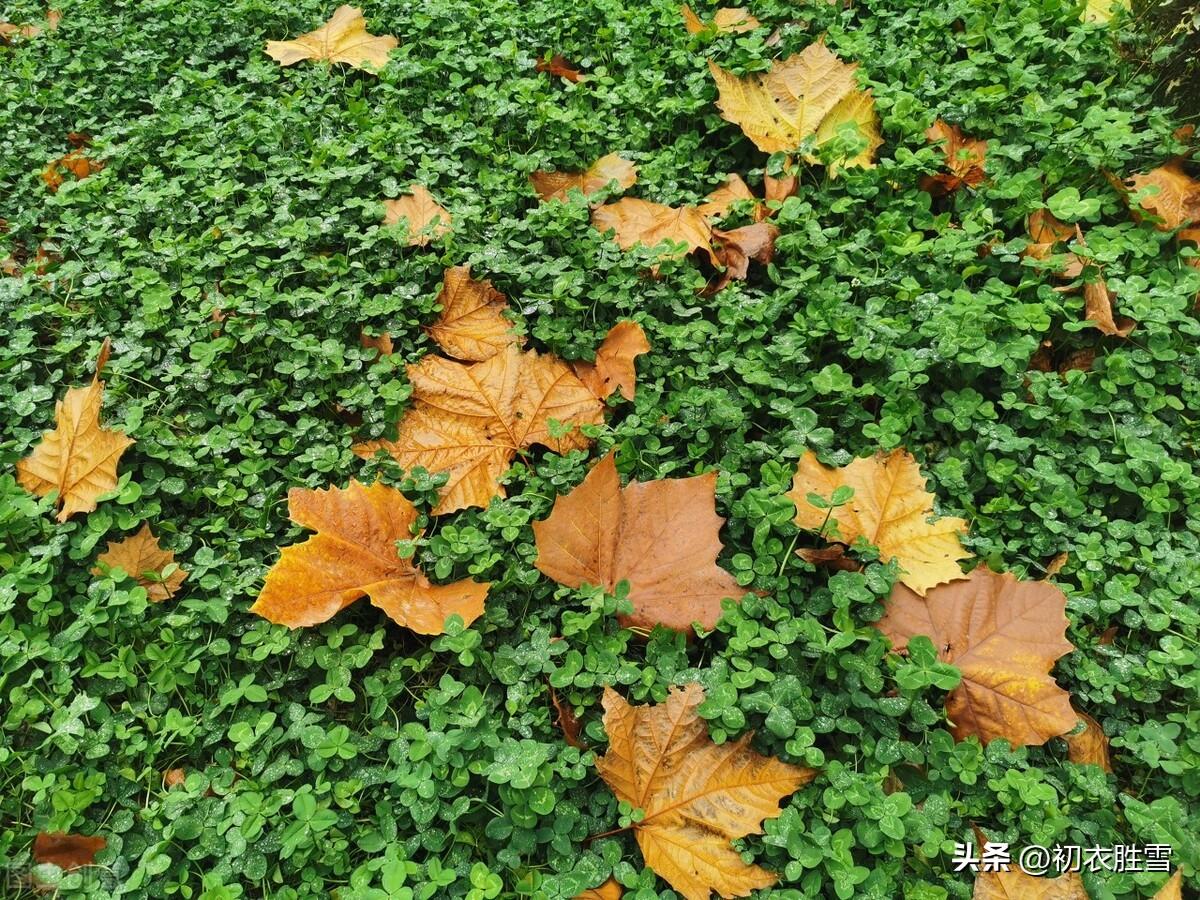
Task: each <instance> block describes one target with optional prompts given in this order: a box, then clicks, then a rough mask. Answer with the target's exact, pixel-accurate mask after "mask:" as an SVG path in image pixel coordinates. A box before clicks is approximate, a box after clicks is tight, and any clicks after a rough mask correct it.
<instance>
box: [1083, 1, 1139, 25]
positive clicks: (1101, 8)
mask: <svg viewBox="0 0 1200 900" xmlns="http://www.w3.org/2000/svg"><path fill="white" fill-rule="evenodd" d="M1131 8H1132V5H1131V3H1130V0H1087V2H1086V3H1085V4H1084V6H1083V12H1082V13H1081V14H1080V18H1081V19H1082V20H1083V21H1084V22H1098V23H1100V24H1102V25H1104V24H1107V23H1109V22H1111V21H1112V20H1113V15H1114V14H1115V13H1116V12H1117V10H1123V11H1125V12H1129V10H1130V9H1131Z"/></svg>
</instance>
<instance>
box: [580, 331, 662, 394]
mask: <svg viewBox="0 0 1200 900" xmlns="http://www.w3.org/2000/svg"><path fill="white" fill-rule="evenodd" d="M649 352H650V342H649V341H647V340H646V332H644V331H642V326H641V325H639V324H638V323H637V322H618V323H617V324H616V325H614V326H613V327H612V328H611V329H610V330H609V332H608V335H607V336H606V337H605V338H604V343H602V344H601V345H600V349H599V350H597V351H596V361H595V362H594V363H585V362H573V363H571V368H572V369H573V370H574V372H575V374H576V375H577V376H578V378H579V380H580V381H582V382H583V383H584V384H585V385H587V389H588V390H589V391H591V392H592V393H593V394H594V395H595V396H596V397H598V398H599V399H601V400H607V399H608V398H609V397H611V396H612V395H613V393H614V392H615V391H618V390H619V391H620V392H621V393H622V394H623V395H624V397H625V399H626V400H632V399H633V398H634V394H635V392H636V390H637V367H636V366H635V365H634V360H635V359H637V357H639V356H641V355H642V354H643V353H649Z"/></svg>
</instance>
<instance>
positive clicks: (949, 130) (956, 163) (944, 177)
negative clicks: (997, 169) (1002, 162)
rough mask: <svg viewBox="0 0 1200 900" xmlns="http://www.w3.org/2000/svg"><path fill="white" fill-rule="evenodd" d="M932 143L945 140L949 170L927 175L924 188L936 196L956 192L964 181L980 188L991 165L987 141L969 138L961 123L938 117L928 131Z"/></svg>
mask: <svg viewBox="0 0 1200 900" xmlns="http://www.w3.org/2000/svg"><path fill="white" fill-rule="evenodd" d="M925 137H926V138H927V139H928V140H929V141H930V142H931V143H938V142H942V152H943V153H945V154H946V168H948V169H949V170H950V171H949V173H945V172H942V173H939V174H937V175H926V176H925V177H923V178H922V179H921V190H923V191H928V192H929V193H930V194H933V195H934V196H935V197H943V196H945V195H946V194H950V193H953V192H954V191H956V190H958V189H959V188H960V187H962V186H963V185H964V184H965V185H967V186H968V187H976V186H977V185H979V184H980V183H982V182H983V179H984V177H985V176H986V172H985V171H984V170H985V168H986V166H987V141H980V140H976V139H975V138H969V137H967V136H966V135H964V134H963V133H962V129H960V128H959V127H958V126H957V125H951V124H950V123H949V122H944V121H943V120H941V119H938V120H937V121H936V122H934V123H933V124H932V125H931V126H930V127H929V128H928V130H926V132H925Z"/></svg>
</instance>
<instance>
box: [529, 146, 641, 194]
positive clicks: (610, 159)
mask: <svg viewBox="0 0 1200 900" xmlns="http://www.w3.org/2000/svg"><path fill="white" fill-rule="evenodd" d="M529 182H530V184H532V185H533V190H534V192H535V193H536V194H537V195H538V196H539V197H541V198H542V201H543V202H547V201H550V200H566V199H567V197H568V195H569V194H570V192H571V190H572V189H578V190H579V192H580V193H581V194H583V195H584V196H585V197H587V196H590V195H592V194H595V193H596V192H598V191H602V190H604V189H605V188H607V187H608V186H609V185H610V184H614V183H615V184H616V186H617V190H618V191H623V190H625V189H626V188H629V187H632V186H633V185H634V184H636V183H637V166H635V165H634V164H633V163H631V162H629V161H628V160H627V159H624V158H622V157H621V156H620V154H617V153H609V154H608V155H607V156H602V157H600V158H599V159H598V160H596V161H595V162H594V163H592V164H591V165H590V166H588V167H587V168H586V169H585V170H584V171H582V172H541V171H538V172H534V173H533V174H532V175H530V176H529Z"/></svg>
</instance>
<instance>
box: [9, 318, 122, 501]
mask: <svg viewBox="0 0 1200 900" xmlns="http://www.w3.org/2000/svg"><path fill="white" fill-rule="evenodd" d="M109 346H110V345H109V341H108V339H107V338H106V339H105V341H104V346H103V347H102V348H101V350H100V358H99V360H98V361H97V363H96V375H95V377H94V378H93V379H92V383H91V384H89V385H88V386H87V387H82V388H68V389H67V393H66V396H65V397H63V399H62V400H60V401H59V402H58V403H57V404H56V405H55V407H54V419H55V428H54V430H52V431H46V432H43V434H42V440H41V443H39V444H38V445H37V446H36V447H35V448H34V449H33V452H32V453H30V454H29V455H28V456H27V457H25V458H24V459H22V460H20V461H19V462H18V463H17V480H18V482H20V484H21V487H23V488H25V489H26V490H27V491H30V492H31V493H34V494H37V495H38V496H39V497H45V496H46V495H47V494H49V493H51V492H52V491H57V492H58V506H59V511H58V521H60V522H65V521H66V520H67V519H69V518H70V517H71V516H73V515H74V514H75V513H77V512H91V511H92V510H93V509H95V508H96V498H97V497H99V496H101V495H102V494H106V493H108V492H109V491H111V490H113V489H114V488H115V487H116V486H117V463H118V462H119V460H120V459H121V454H122V453H124V452H125V450H126V449H127V448H128V447H130V446H131V445H132V444H133V440H132V439H131V438H128V437H126V436H125V434H124V433H123V432H120V431H110V430H108V429H106V428H102V427H101V425H100V407H101V405H102V404H103V402H104V382H103V381H101V380H100V372H101V371H102V370H103V368H104V364H105V362H106V361H107V360H108V349H109Z"/></svg>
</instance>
